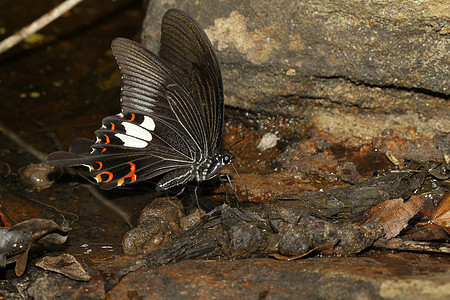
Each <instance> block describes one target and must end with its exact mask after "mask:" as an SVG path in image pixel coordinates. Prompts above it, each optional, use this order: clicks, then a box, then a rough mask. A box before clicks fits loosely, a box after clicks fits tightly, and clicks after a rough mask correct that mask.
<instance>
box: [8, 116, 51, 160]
mask: <svg viewBox="0 0 450 300" xmlns="http://www.w3.org/2000/svg"><path fill="white" fill-rule="evenodd" d="M0 131H1V132H3V134H5V135H6V136H7V137H8V138H10V139H11V140H12V141H14V142H15V143H16V144H17V145H19V146H20V147H22V148H23V149H25V151H27V152H28V153H30V154H31V155H33V156H34V157H36V158H37V159H39V160H40V161H45V158H46V156H47V154H45V153H43V152H41V151H39V150H37V149H36V148H34V147H33V146H31V145H29V144H28V143H27V142H25V141H24V140H22V138H21V137H20V136H18V135H17V134H15V133H14V132H13V131H12V130H11V129H9V128H6V127H5V126H4V125H3V124H2V123H1V122H0Z"/></svg>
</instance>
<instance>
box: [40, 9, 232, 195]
mask: <svg viewBox="0 0 450 300" xmlns="http://www.w3.org/2000/svg"><path fill="white" fill-rule="evenodd" d="M161 31H162V34H161V48H160V51H159V56H158V55H156V54H154V53H152V52H150V51H149V50H147V49H145V48H144V47H142V46H141V45H140V44H138V43H136V42H133V41H131V40H128V39H124V38H118V39H115V40H114V41H113V42H112V45H111V47H112V50H113V54H114V56H115V58H116V61H117V63H118V65H119V69H120V72H121V76H122V78H121V80H122V88H121V108H122V112H121V113H119V114H117V115H113V116H108V117H106V118H104V119H103V121H102V127H101V128H100V129H98V130H97V131H96V132H95V135H96V141H95V142H94V141H90V140H87V139H78V140H76V141H75V142H74V143H73V144H72V146H71V148H70V150H69V152H61V151H59V152H54V153H51V154H50V155H49V156H48V157H47V161H48V162H49V164H51V165H53V166H76V165H84V166H87V167H88V168H89V170H90V174H91V176H92V177H93V178H94V179H95V180H96V181H97V184H98V185H99V186H100V187H101V188H103V189H111V188H114V187H116V186H121V185H124V184H130V183H134V182H140V181H146V180H149V179H152V178H154V177H157V176H160V175H161V176H162V178H161V179H160V181H159V182H158V184H157V186H156V189H157V190H167V189H170V188H171V187H174V186H177V185H184V184H186V183H188V182H190V181H197V182H202V181H206V180H209V179H212V178H214V177H215V176H217V174H218V173H219V171H220V169H221V168H222V167H223V166H224V165H226V164H229V163H231V162H232V159H233V156H232V155H231V154H230V153H225V152H222V151H221V150H220V142H221V137H222V126H223V105H224V103H223V102H224V100H223V87H222V75H221V72H220V67H219V64H218V61H217V58H216V56H215V54H214V51H213V49H212V46H211V43H210V41H209V40H208V38H207V36H206V34H205V33H204V31H203V30H202V29H201V28H200V27H199V25H198V24H197V23H196V22H195V21H194V20H193V19H192V18H190V17H189V16H188V15H187V14H186V13H185V12H182V11H179V10H175V9H171V10H169V11H167V12H166V14H165V15H164V17H163V21H162V27H161Z"/></svg>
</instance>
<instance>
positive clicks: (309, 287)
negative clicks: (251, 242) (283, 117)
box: [107, 253, 450, 299]
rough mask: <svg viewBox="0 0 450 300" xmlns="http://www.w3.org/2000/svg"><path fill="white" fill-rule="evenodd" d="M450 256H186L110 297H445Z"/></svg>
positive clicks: (125, 282) (449, 292) (143, 273)
mask: <svg viewBox="0 0 450 300" xmlns="http://www.w3.org/2000/svg"><path fill="white" fill-rule="evenodd" d="M449 267H450V260H449V258H448V257H432V256H429V255H416V254H389V253H385V254H383V255H382V256H378V257H377V255H376V253H375V255H374V254H372V257H345V258H344V257H328V258H326V257H322V258H309V259H302V260H297V261H290V262H287V261H278V260H274V259H246V260H236V261H226V260H214V261H184V262H181V263H177V264H172V265H168V266H165V267H160V268H155V269H144V270H140V271H137V272H133V273H131V274H129V275H128V276H126V277H124V278H123V279H122V281H121V282H120V283H119V284H118V285H116V286H115V287H114V288H113V289H112V290H110V291H109V293H108V294H107V297H108V299H125V298H129V297H131V296H134V297H136V298H139V299H167V298H171V299H193V298H198V299H219V298H220V299H412V298H415V299H416V298H423V299H445V298H448V297H450V284H449V278H450V273H449V271H448V270H449Z"/></svg>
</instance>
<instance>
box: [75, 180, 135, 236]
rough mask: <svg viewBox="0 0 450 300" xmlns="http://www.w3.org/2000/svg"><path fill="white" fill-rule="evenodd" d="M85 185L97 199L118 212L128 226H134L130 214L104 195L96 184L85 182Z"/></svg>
mask: <svg viewBox="0 0 450 300" xmlns="http://www.w3.org/2000/svg"><path fill="white" fill-rule="evenodd" d="M83 186H84V187H86V188H87V189H88V191H89V192H90V193H91V194H92V195H93V196H94V197H95V198H97V200H100V202H101V203H102V204H103V205H105V206H106V207H107V208H109V209H110V210H112V211H114V212H115V213H116V214H118V215H119V216H120V217H121V218H122V219H123V220H124V221H125V222H126V223H127V225H128V226H130V227H131V228H133V225H131V222H130V216H129V215H128V214H127V213H126V212H125V211H124V210H123V209H121V208H120V207H119V206H117V205H115V204H114V203H113V202H112V201H111V200H109V199H107V198H106V197H104V196H103V195H102V194H101V193H100V191H99V190H98V189H97V187H96V186H94V185H92V184H83Z"/></svg>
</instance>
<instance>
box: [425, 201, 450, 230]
mask: <svg viewBox="0 0 450 300" xmlns="http://www.w3.org/2000/svg"><path fill="white" fill-rule="evenodd" d="M430 223H433V224H435V225H438V226H442V227H447V228H448V227H450V193H447V194H446V195H445V196H444V198H442V200H441V202H439V204H438V205H437V206H436V207H435V208H434V210H433V212H432V213H431V219H430Z"/></svg>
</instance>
